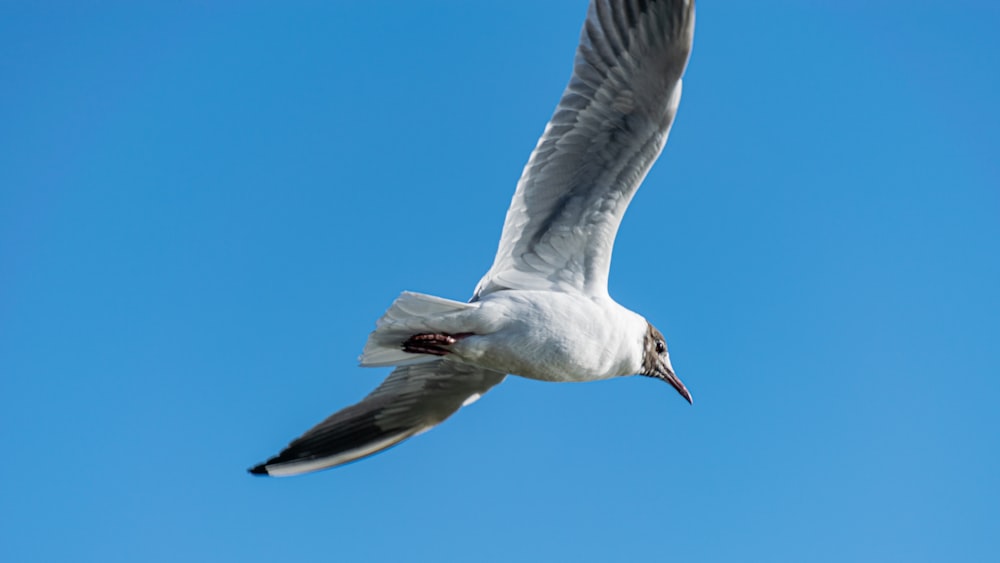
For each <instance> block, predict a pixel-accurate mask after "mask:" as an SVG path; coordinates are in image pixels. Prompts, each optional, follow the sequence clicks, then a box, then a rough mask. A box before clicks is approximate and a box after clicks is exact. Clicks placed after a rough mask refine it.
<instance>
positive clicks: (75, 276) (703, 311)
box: [0, 0, 1000, 562]
mask: <svg viewBox="0 0 1000 563" xmlns="http://www.w3.org/2000/svg"><path fill="white" fill-rule="evenodd" d="M203 4H204V3H194V2H170V3H166V2H164V3H141V4H140V3H119V4H115V3H102V4H101V5H100V6H99V7H88V8H84V7H82V6H81V5H79V4H78V3H61V4H60V3H27V2H25V3H4V4H2V5H0V123H2V124H3V125H2V126H0V264H2V266H0V425H2V428H3V432H2V434H0V436H2V442H0V444H2V445H3V454H4V459H5V461H4V463H2V464H0V499H2V504H3V507H4V509H3V510H2V511H0V529H3V530H4V533H3V534H2V537H0V559H2V560H4V561H102V562H107V561H149V562H154V561H179V560H182V561H213V562H215V561H242V562H254V561H295V560H342V561H361V560H368V561H398V560H402V559H406V560H430V559H433V560H436V561H469V560H478V561H515V560H538V561H546V560H562V561H612V560H617V561H626V560H666V559H668V558H669V559H674V560H679V561H689V562H690V561H837V562H842V561H888V560H895V561H990V560H993V559H994V558H995V557H996V553H997V552H998V550H1000V539H998V537H1000V536H997V533H996V532H997V530H998V529H1000V509H998V506H1000V477H998V475H1000V436H998V429H1000V414H998V413H1000V410H998V408H997V405H996V399H997V396H998V394H1000V377H998V375H1000V370H998V367H997V366H998V360H1000V354H998V353H997V350H996V348H997V344H996V342H997V336H998V330H997V319H998V318H1000V299H998V297H1000V291H998V290H1000V258H998V256H1000V165H998V160H997V154H998V151H1000V142H998V138H997V133H996V132H997V130H998V128H1000V110H998V108H997V105H996V96H997V92H998V91H1000V63H998V60H997V56H998V55H997V54H998V53H1000V40H998V39H997V35H996V29H997V26H998V24H1000V8H998V7H997V5H996V4H995V3H987V2H971V1H969V2H956V3H953V4H949V5H948V6H947V7H943V6H942V5H941V4H939V3H936V4H932V3H916V4H911V3H902V2H884V3H878V4H877V5H873V4H872V3H868V2H855V1H849V2H836V3H834V2H790V1H784V2H773V3H768V4H764V5H761V3H743V2H741V3H738V2H703V3H702V4H701V6H700V9H699V13H698V28H697V32H696V35H695V48H694V54H693V57H692V60H691V64H690V66H689V68H688V73H687V75H686V80H685V88H684V99H683V101H682V103H681V109H680V113H679V115H678V118H677V121H676V124H675V127H674V129H673V132H672V134H671V139H670V142H669V144H668V146H667V148H666V150H665V151H664V154H663V156H662V158H661V159H660V161H659V162H658V163H657V164H656V166H655V167H654V168H653V171H652V172H651V173H650V175H649V176H648V178H647V180H646V182H645V185H644V187H643V188H642V189H641V190H640V191H639V193H638V195H637V196H636V199H635V200H634V202H633V206H632V208H631V209H630V210H629V213H628V214H627V215H626V218H625V221H624V223H623V226H622V230H621V232H620V234H619V237H618V242H617V246H616V251H615V259H614V263H613V267H612V275H611V281H610V289H611V293H612V295H613V296H615V297H616V298H617V299H618V300H619V301H620V302H621V303H623V304H624V305H626V306H628V307H630V308H633V309H635V310H637V311H639V312H641V313H642V314H644V315H645V316H646V317H647V318H649V319H650V320H651V321H652V322H653V323H654V324H656V325H657V326H658V327H659V328H660V329H662V330H663V332H664V333H665V334H666V336H667V340H668V342H669V343H670V348H671V355H672V359H673V363H674V367H675V368H676V369H677V371H678V374H679V375H680V376H681V377H682V379H683V380H684V382H685V383H686V384H687V385H688V387H689V388H690V389H691V391H692V393H693V395H694V398H695V404H694V405H693V406H688V405H687V404H686V403H684V401H683V400H681V399H680V398H679V397H678V396H677V394H676V393H675V392H674V391H673V390H672V389H670V388H669V386H665V385H663V384H662V383H658V382H655V381H652V380H649V379H646V378H623V379H621V380H615V381H609V382H600V383H592V384H576V385H571V384H562V385H559V384H545V383H539V382H533V381H525V380H520V379H518V378H509V379H508V381H507V382H506V383H504V385H502V386H500V387H498V388H497V389H496V390H494V391H492V392H491V393H490V394H489V395H487V396H486V397H484V399H483V400H481V401H480V402H479V403H477V404H476V405H475V406H473V407H471V408H468V409H465V410H463V411H462V412H460V413H458V414H457V415H456V416H455V417H454V418H452V419H451V420H449V421H448V422H446V423H445V424H443V425H442V426H440V427H439V428H437V429H435V430H434V431H432V432H430V433H428V434H425V435H423V436H420V437H418V438H416V439H414V440H411V441H409V442H407V443H405V444H404V445H402V446H400V447H398V448H395V449H393V450H391V451H389V452H388V453H385V454H382V455H379V456H376V457H374V458H370V459H367V460H364V461H362V462H360V463H357V464H353V465H350V466H346V467H343V468H339V469H335V470H332V471H327V472H321V473H318V474H314V475H309V476H305V477H300V478H294V479H261V478H253V477H251V476H249V475H247V474H246V473H245V469H246V468H247V467H249V466H250V465H252V464H254V463H256V462H259V461H262V460H263V459H265V458H267V457H268V456H270V455H272V454H274V453H276V452H277V451H278V450H279V449H280V448H281V447H282V446H284V445H285V443H286V442H287V441H288V440H289V439H291V438H293V437H295V436H296V435H298V434H299V433H300V432H302V431H304V430H306V429H307V428H308V427H309V426H311V425H312V424H313V423H315V422H318V421H319V420H321V419H322V418H323V417H325V416H326V415H327V414H329V413H330V412H332V411H333V410H335V409H336V408H339V407H341V406H344V405H346V404H349V403H351V402H354V401H355V400H357V399H358V398H360V397H361V396H363V395H364V394H365V393H366V392H367V391H368V390H370V389H371V388H373V387H374V386H375V385H376V384H377V383H378V382H379V381H380V380H381V378H382V377H384V375H385V373H386V371H385V370H362V369H361V368H358V367H356V358H357V355H358V353H359V351H360V349H361V346H362V344H363V343H364V340H365V338H366V336H367V333H368V331H369V330H371V328H372V327H373V323H374V321H375V319H376V318H377V317H378V316H379V315H380V314H381V313H382V311H383V310H384V309H385V307H387V306H388V305H389V303H390V302H391V301H392V299H393V298H394V297H395V296H396V295H397V294H398V293H399V292H400V291H402V290H404V289H409V290H413V291H421V292H426V293H433V294H436V295H441V296H444V297H449V298H454V299H464V298H467V297H468V296H469V295H470V294H471V291H472V289H473V287H474V285H475V283H476V281H477V280H478V279H479V277H480V276H481V275H482V273H483V272H484V271H485V269H486V268H487V267H488V266H489V264H490V262H491V261H492V256H493V252H494V251H495V248H496V242H497V239H498V237H499V233H500V227H501V223H502V220H503V216H504V212H505V210H506V206H507V203H508V202H509V199H510V196H511V195H512V193H513V189H514V184H515V182H516V180H517V178H518V176H519V174H520V171H521V167H522V166H523V165H524V162H525V161H526V159H527V157H528V153H529V152H530V150H531V149H532V147H533V146H534V143H535V141H536V139H537V137H538V135H539V134H540V133H541V131H542V128H543V126H544V124H545V122H546V120H547V119H548V117H549V115H550V113H551V111H552V109H553V108H554V107H555V104H556V101H557V100H558V97H559V95H560V93H561V91H562V89H563V87H564V85H565V82H566V80H567V78H568V76H569V71H570V68H571V61H572V56H573V51H574V49H575V46H576V40H577V34H578V32H579V27H580V24H581V22H582V20H583V16H584V14H585V11H586V2H583V1H554V0H553V1H546V2H513V3H503V5H502V6H501V5H499V4H498V3H493V2H467V1H459V0H453V1H449V2H431V3H412V2H410V3H402V2H397V3H388V4H385V3H369V2H333V3H320V2H316V3H303V4H299V5H297V6H295V7H294V9H293V8H291V7H288V6H279V5H278V4H277V3H254V2H243V3H239V4H238V5H237V4H235V3H233V4H231V5H227V4H224V3H216V4H213V5H211V6H205V5H203Z"/></svg>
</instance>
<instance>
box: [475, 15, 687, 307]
mask: <svg viewBox="0 0 1000 563" xmlns="http://www.w3.org/2000/svg"><path fill="white" fill-rule="evenodd" d="M693 33H694V0H592V2H591V4H590V9H589V12H588V14H587V20H586V22H585V23H584V26H583V31H582V32H581V34H580V46H579V47H578V48H577V52H576V61H575V64H574V69H573V75H572V77H571V78H570V81H569V85H568V86H567V87H566V90H565V92H563V96H562V99H561V100H560V101H559V106H558V107H557V108H556V111H555V114H554V115H553V116H552V119H551V120H550V121H549V123H548V125H547V126H546V127H545V132H544V133H543V134H542V137H541V139H539V141H538V145H537V146H536V147H535V150H534V152H533V153H532V154H531V158H530V159H529V160H528V164H527V166H525V168H524V172H523V173H522V175H521V179H520V181H519V182H518V184H517V191H516V192H515V193H514V199H513V201H512V202H511V205H510V209H509V210H508V211H507V218H506V221H505V222H504V226H503V234H502V235H501V237H500V246H499V249H498V251H497V255H496V258H495V260H494V262H493V266H492V268H490V270H489V272H487V273H486V275H485V276H484V277H483V279H482V281H480V282H479V286H478V287H477V288H476V296H475V297H474V298H473V299H476V298H478V297H479V296H482V295H485V294H487V293H490V292H493V291H499V290H502V289H553V290H559V291H567V292H573V291H575V292H580V293H584V294H588V295H607V283H608V268H609V266H610V263H611V250H612V246H613V245H614V240H615V235H616V234H617V232H618V225H619V224H620V223H621V219H622V215H623V214H624V213H625V208H626V207H628V204H629V201H631V199H632V196H633V194H635V191H636V189H637V188H638V187H639V184H640V183H641V182H642V179H643V178H644V177H645V176H646V172H647V171H648V170H649V167H650V166H651V165H652V164H653V161H654V160H656V157H657V156H659V154H660V151H661V150H663V145H664V143H665V142H666V140H667V134H668V133H669V132H670V125H671V123H672V122H673V119H674V114H675V113H676V111H677V105H678V103H679V102H680V97H681V75H682V74H683V72H684V68H685V66H686V65H687V60H688V55H689V54H690V52H691V41H692V38H693Z"/></svg>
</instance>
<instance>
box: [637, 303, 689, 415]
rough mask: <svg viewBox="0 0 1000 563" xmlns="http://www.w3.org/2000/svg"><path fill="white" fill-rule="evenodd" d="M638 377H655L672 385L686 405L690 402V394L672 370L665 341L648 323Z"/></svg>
mask: <svg viewBox="0 0 1000 563" xmlns="http://www.w3.org/2000/svg"><path fill="white" fill-rule="evenodd" d="M639 375H645V376H648V377H655V378H656V379H662V380H663V381H666V382H667V383H669V384H671V385H673V386H674V389H676V390H677V392H678V393H680V394H681V396H682V397H684V398H685V399H687V402H688V403H691V402H692V401H691V393H689V392H688V390H687V387H684V384H683V383H681V380H680V379H679V378H678V377H677V374H675V373H674V368H673V367H672V366H671V365H670V353H669V352H667V341H666V340H664V339H663V335H662V334H661V333H660V331H658V330H656V327H654V326H653V325H651V324H649V323H646V337H645V340H644V341H643V353H642V371H641V372H639Z"/></svg>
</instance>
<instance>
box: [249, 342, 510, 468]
mask: <svg viewBox="0 0 1000 563" xmlns="http://www.w3.org/2000/svg"><path fill="white" fill-rule="evenodd" d="M504 377H505V374H503V373H499V372H495V371H490V370H485V369H482V368H478V367H475V366H470V365H466V364H461V363H457V362H453V361H451V360H438V361H436V362H431V363H426V364H419V365H411V366H403V367H399V368H396V369H395V370H394V371H393V372H392V373H391V374H390V375H389V377H388V378H386V380H385V381H383V382H382V384H381V385H379V386H378V387H377V388H376V389H375V390H374V391H372V392H371V393H370V394H369V395H368V396H367V397H365V398H364V399H362V400H361V401H360V402H359V403H357V404H354V405H351V406H349V407H347V408H345V409H342V410H340V411H338V412H336V413H334V414H332V415H330V417H329V418H327V419H326V420H324V421H323V422H320V423H319V424H317V425H316V426H314V427H313V428H312V429H310V430H309V431H308V432H306V433H305V434H303V435H302V436H301V437H299V438H297V439H296V440H294V441H293V442H292V443H291V444H289V445H288V447H286V448H285V449H284V450H282V452H281V453H280V454H278V455H277V456H275V457H272V458H271V459H269V460H267V461H266V462H264V463H262V464H260V465H258V466H256V467H253V468H251V469H250V472H251V473H254V474H259V475H260V474H266V475H272V476H285V475H298V474H300V473H307V472H309V471H316V470H319V469H326V468H328V467H335V466H337V465H342V464H345V463H348V462H351V461H355V460H357V459H360V458H362V457H365V456H369V455H372V454H374V453H377V452H380V451H382V450H384V449H386V448H389V447H391V446H394V445H396V444H398V443H399V442H401V441H403V440H405V439H406V438H409V437H411V436H414V435H416V434H419V433H420V432H423V431H425V430H429V429H431V428H433V427H434V426H437V425H438V424H440V423H441V422H443V421H444V420H445V419H446V418H448V417H449V416H451V415H452V414H454V413H455V411H457V410H458V409H460V408H461V407H462V406H463V405H464V404H466V403H467V402H469V401H470V400H475V399H476V398H478V396H479V395H482V394H483V393H485V392H486V391H488V390H489V389H490V388H491V387H493V386H494V385H496V384H497V383H500V382H501V381H503V379H504Z"/></svg>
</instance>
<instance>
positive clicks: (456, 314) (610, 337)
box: [361, 290, 647, 381]
mask: <svg viewBox="0 0 1000 563" xmlns="http://www.w3.org/2000/svg"><path fill="white" fill-rule="evenodd" d="M428 298H430V299H434V300H438V299H439V298H433V297H430V296H422V295H420V294H414V293H406V294H404V295H403V296H402V297H401V300H402V301H403V303H400V304H397V305H394V306H393V307H392V308H390V310H389V311H388V312H387V313H386V315H385V316H383V319H382V320H381V321H380V323H379V327H378V328H377V329H376V331H375V332H374V333H373V334H372V336H371V337H370V338H369V340H368V346H367V347H366V350H365V354H363V355H362V356H361V365H362V366H367V367H377V366H380V365H386V363H387V362H385V361H379V360H378V359H370V358H372V357H374V358H381V356H380V352H381V351H382V349H383V348H384V349H385V352H386V353H390V354H392V353H394V352H396V351H398V350H399V343H400V342H402V341H404V340H405V339H406V338H407V337H409V336H412V335H413V334H419V333H423V334H455V335H466V336H462V337H460V338H457V339H456V341H455V343H454V344H451V345H449V346H447V350H448V354H447V355H448V357H449V358H451V359H453V360H456V361H461V362H464V363H467V364H471V365H476V366H480V367H483V368H486V369H490V370H493V371H498V372H503V373H511V374H516V375H520V376H522V377H528V378H531V379H540V380H543V381H594V380H598V379H607V378H610V377H615V376H619V375H631V374H634V373H638V372H639V371H641V367H642V349H643V348H642V342H643V339H644V338H645V336H646V326H647V322H646V320H645V319H643V318H642V317H641V316H639V315H637V314H636V313H633V312H632V311H629V310H628V309H626V308H624V307H622V306H621V305H619V304H618V303H615V302H614V301H613V300H612V299H611V298H610V297H603V298H591V297H588V296H584V295H578V294H574V293H563V292H559V291H550V290H504V291H498V292H495V293H490V294H488V295H486V296H484V297H482V298H481V299H480V300H478V301H474V302H472V303H469V304H466V303H458V302H455V303H454V305H455V306H456V309H455V310H452V311H448V312H444V313H439V314H431V315H428V314H426V313H424V314H422V315H420V316H419V317H412V316H409V315H404V314H403V313H402V312H401V311H399V310H400V309H403V308H405V307H406V305H407V304H409V303H412V302H414V301H417V300H421V299H428ZM458 307H461V308H458ZM400 317H401V318H400ZM382 342H385V344H382ZM594 343H602V344H601V345H599V346H595V345H594ZM402 354H406V352H402ZM402 354H400V355H398V356H396V357H397V360H396V361H392V360H390V361H391V362H392V363H393V364H395V365H399V364H400V363H407V360H412V361H411V362H409V363H415V362H421V361H434V360H435V359H436V358H435V357H434V356H433V355H423V356H422V357H417V358H413V355H408V356H404V355H402Z"/></svg>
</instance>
